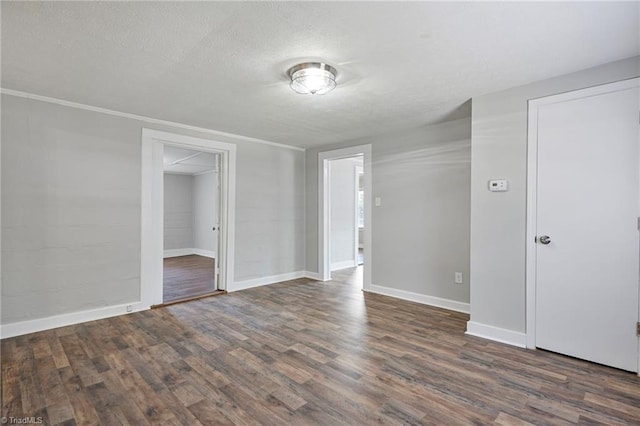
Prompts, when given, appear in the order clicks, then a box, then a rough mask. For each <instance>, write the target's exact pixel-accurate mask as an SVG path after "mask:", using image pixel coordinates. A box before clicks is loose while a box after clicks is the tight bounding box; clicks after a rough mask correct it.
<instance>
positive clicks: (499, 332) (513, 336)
mask: <svg viewBox="0 0 640 426" xmlns="http://www.w3.org/2000/svg"><path fill="white" fill-rule="evenodd" d="M465 334H469V335H471V336H476V337H481V338H483V339H488V340H493V341H495V342H500V343H505V344H507V345H512V346H517V347H519V348H526V347H527V335H526V334H525V333H520V332H518V331H513V330H507V329H505V328H498V327H494V326H492V325H486V324H480V323H478V322H473V321H468V322H467V331H466V333H465Z"/></svg>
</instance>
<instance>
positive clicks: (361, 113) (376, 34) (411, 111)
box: [1, 2, 639, 147]
mask: <svg viewBox="0 0 640 426" xmlns="http://www.w3.org/2000/svg"><path fill="white" fill-rule="evenodd" d="M1 7H2V87H3V88H7V89H13V90H19V91H25V92H29V93H35V94H39V95H44V96H50V97H54V98H60V99H64V100H68V101H74V102H79V103H84V104H89V105H93V106H98V107H103V108H108V109H113V110H117V111H122V112H128V113H133V114H138V115H143V116H148V117H153V118H158V119H163V120H169V121H175V122H180V123H184V124H189V125H193V126H200V127H206V128H209V129H215V130H218V131H223V132H229V133H235V134H239V135H243V136H250V137H254V138H259V139H264V140H269V141H272V142H279V143H285V144H290V145H296V146H300V147H311V146H318V145H322V144H330V143H335V142H340V141H343V140H348V139H353V138H358V137H366V136H369V135H374V134H381V133H387V132H391V131H395V130H399V129H405V128H413V127H419V126H423V125H427V124H432V123H435V122H439V121H445V120H449V119H455V118H460V117H462V116H466V115H469V113H470V107H469V103H468V102H467V103H465V102H466V101H467V100H469V99H470V98H471V97H473V96H477V95H481V94H485V93H490V92H494V91H498V90H502V89H506V88H509V87H513V86H517V85H521V84H526V83H529V82H532V81H536V80H540V79H544V78H548V77H552V76H556V75H560V74H565V73H569V72H573V71H577V70H581V69H584V68H588V67H592V66H596V65H600V64H603V63H607V62H611V61H614V60H618V59H623V58H627V57H631V56H634V55H637V54H638V16H639V14H638V3H636V2H626V3H611V2H603V3H595V2H590V3H578V2H571V3H503V2H498V3H479V2H474V3H427V2H410V3H409V2H356V3H342V2H341V3H336V2H224V3H216V2H194V3H191V2H69V3H66V2H64V3H63V2H45V3H39V2H2V6H1ZM308 59H316V60H323V61H326V62H327V63H329V64H331V65H334V66H335V67H336V68H337V69H338V72H339V76H338V80H337V81H338V87H337V88H336V89H335V90H334V91H333V92H331V93H329V94H327V95H325V96H308V95H307V96H305V95H297V94H295V93H294V92H293V91H291V89H290V88H289V87H288V84H287V79H286V74H285V73H286V70H287V69H288V68H289V67H290V66H292V65H294V64H295V63H298V62H301V61H304V60H308Z"/></svg>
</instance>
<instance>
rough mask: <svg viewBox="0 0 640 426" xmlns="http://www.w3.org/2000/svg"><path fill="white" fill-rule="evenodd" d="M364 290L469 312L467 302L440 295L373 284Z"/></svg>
mask: <svg viewBox="0 0 640 426" xmlns="http://www.w3.org/2000/svg"><path fill="white" fill-rule="evenodd" d="M365 291H368V292H370V293H378V294H382V295H385V296H391V297H397V298H398V299H404V300H409V301H411V302H417V303H422V304H424V305H429V306H435V307H437V308H444V309H449V310H450V311H456V312H463V313H465V314H468V313H469V304H468V303H464V302H458V301H457V300H450V299H443V298H441V297H435V296H428V295H426V294H420V293H413V292H411V291H405V290H398V289H396V288H391V287H383V286H380V285H373V284H372V285H371V287H370V288H369V289H368V290H365Z"/></svg>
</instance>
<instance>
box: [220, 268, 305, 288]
mask: <svg viewBox="0 0 640 426" xmlns="http://www.w3.org/2000/svg"><path fill="white" fill-rule="evenodd" d="M305 275H306V273H305V272H303V271H297V272H289V273H286V274H279V275H270V276H268V277H260V278H254V279H251V280H244V281H236V282H235V283H234V286H233V290H229V292H232V291H238V290H246V289H248V288H253V287H260V286H263V285H269V284H277V283H280V282H283V281H289V280H296V279H298V278H304V277H305Z"/></svg>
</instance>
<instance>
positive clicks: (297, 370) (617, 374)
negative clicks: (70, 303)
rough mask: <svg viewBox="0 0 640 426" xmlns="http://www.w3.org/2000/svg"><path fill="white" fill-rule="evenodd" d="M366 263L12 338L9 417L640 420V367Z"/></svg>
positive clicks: (5, 399)
mask: <svg viewBox="0 0 640 426" xmlns="http://www.w3.org/2000/svg"><path fill="white" fill-rule="evenodd" d="M357 276H358V270H357V268H353V269H352V270H343V271H338V272H336V273H335V274H334V280H332V281H329V282H316V281H312V280H308V279H299V280H294V281H288V282H284V283H279V284H273V285H270V286H264V287H258V288H253V289H249V290H244V291H238V292H234V293H231V294H228V295H224V296H220V297H213V298H207V299H202V300H198V301H193V302H189V303H183V304H179V305H174V306H170V307H166V308H158V309H153V310H149V311H144V312H138V313H134V314H131V315H123V316H119V317H114V318H110V319H105V320H100V321H93V322H88V323H84V324H79V325H75V326H70V327H64V328H58V329H55V330H49V331H46V332H41V333H34V334H29V335H25V336H21V337H16V338H11V339H6V340H3V341H2V404H3V405H2V415H3V416H13V417H24V416H42V417H43V418H44V419H45V422H46V423H47V424H104V425H115V424H132V425H146V424H200V423H201V424H204V425H211V424H232V423H235V424H258V423H261V424H272V425H283V424H296V425H304V424H327V425H361V424H362V425H364V424H374V423H376V424H378V423H380V424H437V425H445V424H446V425H457V424H460V425H462V424H482V425H484V424H492V423H494V424H503V425H507V424H509V425H516V424H518V425H522V424H535V425H540V424H563V425H566V424H575V423H584V424H607V425H613V424H637V422H638V419H640V378H638V377H637V376H636V375H635V374H632V373H627V372H623V371H619V370H615V369H612V368H608V367H604V366H601V365H596V364H592V363H588V362H585V361H580V360H577V359H573V358H569V357H565V356H561V355H557V354H553V353H549V352H544V351H531V350H525V349H519V348H515V347H512V346H507V345H503V344H500V343H496V342H491V341H487V340H483V339H480V338H476V337H472V336H468V335H465V334H464V332H465V323H466V321H467V319H468V316H467V315H465V314H461V313H456V312H451V311H447V310H443V309H437V308H432V307H428V306H425V305H420V304H416V303H412V302H407V301H403V300H399V299H394V298H390V297H385V296H380V295H376V294H370V293H365V292H362V290H361V288H360V286H359V285H357V283H356V279H357ZM348 282H350V283H348ZM74 422H75V423H74ZM198 422H199V423H198Z"/></svg>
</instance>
